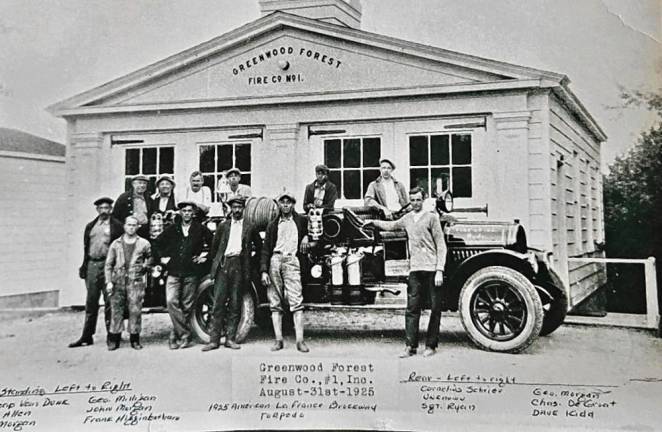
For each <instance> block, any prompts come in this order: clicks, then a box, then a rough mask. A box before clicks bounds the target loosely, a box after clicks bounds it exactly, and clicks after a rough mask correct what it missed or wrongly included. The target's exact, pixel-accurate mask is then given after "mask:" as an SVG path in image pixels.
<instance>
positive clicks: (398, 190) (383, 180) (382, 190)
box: [364, 159, 409, 219]
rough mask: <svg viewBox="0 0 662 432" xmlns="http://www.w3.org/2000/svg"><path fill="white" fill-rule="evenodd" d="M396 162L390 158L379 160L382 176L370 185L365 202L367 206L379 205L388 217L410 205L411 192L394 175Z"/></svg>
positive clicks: (390, 217)
mask: <svg viewBox="0 0 662 432" xmlns="http://www.w3.org/2000/svg"><path fill="white" fill-rule="evenodd" d="M394 170H395V164H394V163H393V162H391V161H390V160H389V159H382V160H380V161H379V171H380V174H381V175H380V176H379V177H377V179H375V180H374V181H372V182H371V183H370V184H369V185H368V190H367V191H366V193H365V197H364V203H365V205H366V206H367V207H377V208H379V209H381V210H382V211H383V212H384V216H385V217H386V218H387V219H392V215H393V213H394V212H397V211H398V210H400V209H402V208H404V207H406V206H408V205H409V194H408V193H407V190H406V189H405V186H404V185H403V184H402V183H400V182H399V181H398V180H396V179H395V177H393V175H392V173H393V171H394Z"/></svg>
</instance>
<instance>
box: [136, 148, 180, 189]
mask: <svg viewBox="0 0 662 432" xmlns="http://www.w3.org/2000/svg"><path fill="white" fill-rule="evenodd" d="M174 167H175V147H172V146H158V147H139V148H138V147H133V148H127V149H126V152H125V156H124V190H129V189H130V188H131V178H132V177H133V176H135V175H138V174H142V175H144V176H146V177H147V178H148V179H149V184H148V185H147V191H148V192H149V194H152V193H154V192H155V191H156V180H157V179H158V177H159V176H161V175H163V174H169V175H171V176H172V175H173V174H174V173H175V171H174Z"/></svg>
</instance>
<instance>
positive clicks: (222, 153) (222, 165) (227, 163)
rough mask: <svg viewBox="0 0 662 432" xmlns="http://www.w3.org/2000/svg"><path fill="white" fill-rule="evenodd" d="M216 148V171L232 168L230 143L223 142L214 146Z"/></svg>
mask: <svg viewBox="0 0 662 432" xmlns="http://www.w3.org/2000/svg"><path fill="white" fill-rule="evenodd" d="M216 148H217V150H218V161H217V163H216V165H217V168H216V170H217V171H225V170H229V169H230V168H232V144H224V145H219V146H217V147H216Z"/></svg>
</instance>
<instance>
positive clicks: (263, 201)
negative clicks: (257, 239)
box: [244, 197, 278, 231]
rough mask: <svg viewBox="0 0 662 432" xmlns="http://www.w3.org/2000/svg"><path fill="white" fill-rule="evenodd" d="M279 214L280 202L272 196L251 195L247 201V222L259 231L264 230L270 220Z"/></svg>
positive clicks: (245, 214)
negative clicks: (277, 202)
mask: <svg viewBox="0 0 662 432" xmlns="http://www.w3.org/2000/svg"><path fill="white" fill-rule="evenodd" d="M277 215H278V204H276V201H275V200H274V199H272V198H267V197H251V198H249V199H248V200H247V201H246V208H245V209H244V218H245V220H246V223H248V224H249V225H250V226H252V227H255V228H256V229H257V230H258V231H264V230H265V229H266V228H267V224H268V223H269V221H271V220H272V219H274V218H275V217H276V216H277Z"/></svg>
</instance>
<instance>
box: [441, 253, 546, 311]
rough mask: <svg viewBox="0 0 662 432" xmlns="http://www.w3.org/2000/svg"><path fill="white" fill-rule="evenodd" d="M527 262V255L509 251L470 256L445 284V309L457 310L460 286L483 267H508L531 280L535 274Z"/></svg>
mask: <svg viewBox="0 0 662 432" xmlns="http://www.w3.org/2000/svg"><path fill="white" fill-rule="evenodd" d="M528 260H529V255H528V254H525V253H520V252H515V251H512V250H510V249H491V250H487V251H483V252H479V253H477V254H475V255H472V256H470V257H469V258H467V259H465V260H464V261H462V262H461V263H460V264H459V265H458V267H457V269H456V270H455V271H454V272H453V276H452V277H451V278H450V280H448V281H447V282H446V287H447V288H446V293H445V296H444V297H445V298H446V299H447V302H448V303H447V305H446V306H447V308H449V310H454V309H456V308H457V302H458V300H459V295H460V290H461V289H462V285H464V282H465V281H466V280H467V279H468V278H469V276H471V275H472V274H474V273H475V272H477V271H478V270H480V269H481V268H484V267H490V266H503V267H509V268H512V269H513V270H515V271H518V272H520V273H522V274H523V275H524V276H526V277H527V278H528V279H529V280H533V278H534V277H535V272H534V269H533V267H532V266H531V264H530V263H529V261H528ZM534 285H535V284H534Z"/></svg>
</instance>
